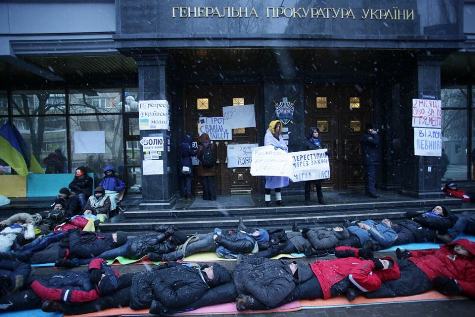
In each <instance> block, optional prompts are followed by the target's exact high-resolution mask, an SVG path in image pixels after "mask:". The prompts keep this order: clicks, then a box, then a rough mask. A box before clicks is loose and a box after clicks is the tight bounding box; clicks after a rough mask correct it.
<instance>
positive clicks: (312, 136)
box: [304, 127, 328, 205]
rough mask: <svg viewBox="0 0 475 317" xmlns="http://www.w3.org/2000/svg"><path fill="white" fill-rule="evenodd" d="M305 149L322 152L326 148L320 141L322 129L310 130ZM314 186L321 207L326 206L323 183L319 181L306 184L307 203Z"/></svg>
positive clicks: (313, 128) (312, 128)
mask: <svg viewBox="0 0 475 317" xmlns="http://www.w3.org/2000/svg"><path fill="white" fill-rule="evenodd" d="M304 148H305V150H307V151H310V150H321V149H324V148H325V147H324V145H323V143H322V141H321V140H320V129H318V128H315V127H311V128H310V129H309V131H308V134H307V138H306V139H305V142H304ZM327 155H328V152H327ZM313 186H315V188H316V190H317V197H318V203H319V204H320V205H324V204H325V201H324V200H323V193H322V181H321V180H319V179H317V180H311V181H306V182H305V201H306V202H308V201H310V192H311V189H312V187H313Z"/></svg>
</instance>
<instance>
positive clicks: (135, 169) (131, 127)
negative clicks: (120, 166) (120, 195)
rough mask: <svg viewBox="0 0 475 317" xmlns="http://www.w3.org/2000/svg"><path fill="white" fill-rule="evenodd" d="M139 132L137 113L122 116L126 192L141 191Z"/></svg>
mask: <svg viewBox="0 0 475 317" xmlns="http://www.w3.org/2000/svg"><path fill="white" fill-rule="evenodd" d="M139 142H140V130H139V115H138V113H136V112H135V113H126V114H124V148H125V157H124V162H125V171H124V172H125V177H126V179H127V191H128V192H129V193H140V192H141V190H142V170H141V166H140V150H141V147H140V143H139Z"/></svg>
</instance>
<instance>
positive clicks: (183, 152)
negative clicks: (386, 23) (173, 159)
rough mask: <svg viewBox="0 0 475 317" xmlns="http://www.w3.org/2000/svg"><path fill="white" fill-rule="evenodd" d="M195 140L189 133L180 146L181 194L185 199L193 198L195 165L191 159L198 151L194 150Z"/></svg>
mask: <svg viewBox="0 0 475 317" xmlns="http://www.w3.org/2000/svg"><path fill="white" fill-rule="evenodd" d="M192 143H193V139H192V137H191V135H190V134H189V133H187V134H185V136H184V137H183V141H182V142H181V144H180V163H181V164H180V179H181V186H182V187H181V194H182V196H183V198H185V199H190V198H191V197H192V190H191V184H192V180H193V164H192V160H191V157H192V156H195V155H196V153H197V149H196V148H193V145H192Z"/></svg>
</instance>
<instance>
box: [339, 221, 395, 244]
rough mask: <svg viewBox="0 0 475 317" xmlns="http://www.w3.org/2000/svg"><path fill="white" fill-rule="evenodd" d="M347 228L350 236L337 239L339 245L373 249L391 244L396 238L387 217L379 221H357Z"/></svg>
mask: <svg viewBox="0 0 475 317" xmlns="http://www.w3.org/2000/svg"><path fill="white" fill-rule="evenodd" d="M347 229H348V232H349V233H350V237H349V238H348V239H344V240H339V242H338V245H340V246H351V247H357V248H361V247H363V248H367V247H371V248H372V249H373V250H379V249H384V248H387V247H389V246H391V245H392V244H393V243H394V241H396V239H397V233H396V232H395V231H394V229H393V228H392V222H391V220H389V219H383V220H381V222H379V223H378V222H376V221H374V220H369V219H368V220H364V221H357V222H356V223H355V224H354V225H350V226H349V227H348V228H347Z"/></svg>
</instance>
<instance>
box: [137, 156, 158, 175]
mask: <svg viewBox="0 0 475 317" xmlns="http://www.w3.org/2000/svg"><path fill="white" fill-rule="evenodd" d="M142 162H143V169H142V171H143V175H163V160H144V161H142Z"/></svg>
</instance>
